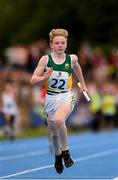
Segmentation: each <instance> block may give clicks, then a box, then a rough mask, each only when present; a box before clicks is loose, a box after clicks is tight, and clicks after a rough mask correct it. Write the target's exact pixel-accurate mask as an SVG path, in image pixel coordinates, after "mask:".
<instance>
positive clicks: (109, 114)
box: [101, 83, 117, 128]
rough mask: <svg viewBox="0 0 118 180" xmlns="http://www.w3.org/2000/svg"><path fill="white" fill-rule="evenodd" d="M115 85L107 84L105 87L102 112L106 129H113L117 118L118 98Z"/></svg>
mask: <svg viewBox="0 0 118 180" xmlns="http://www.w3.org/2000/svg"><path fill="white" fill-rule="evenodd" d="M114 92H115V91H114V84H113V83H111V84H109V83H105V84H104V86H103V94H102V104H101V112H102V116H103V123H104V124H103V125H104V128H113V127H114V122H115V117H116V112H117V109H116V97H115V93H114Z"/></svg>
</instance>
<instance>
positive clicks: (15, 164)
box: [0, 130, 118, 180]
mask: <svg viewBox="0 0 118 180" xmlns="http://www.w3.org/2000/svg"><path fill="white" fill-rule="evenodd" d="M69 146H70V151H71V154H72V157H73V159H74V160H75V163H74V165H73V166H72V167H70V168H65V169H64V172H63V173H62V174H61V175H60V174H57V173H56V172H55V169H54V167H53V161H54V155H52V154H51V153H50V152H49V143H48V139H47V137H44V138H32V139H24V140H16V141H14V142H10V141H1V142H0V179H82V180H83V179H114V178H117V177H118V130H112V131H104V132H100V133H93V132H86V133H82V134H75V135H71V136H69Z"/></svg>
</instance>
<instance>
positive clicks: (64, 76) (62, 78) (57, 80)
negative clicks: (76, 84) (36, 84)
mask: <svg viewBox="0 0 118 180" xmlns="http://www.w3.org/2000/svg"><path fill="white" fill-rule="evenodd" d="M48 85H49V89H53V90H58V91H59V90H62V91H63V90H67V89H68V73H67V72H59V71H53V73H52V74H51V76H50V78H49V84H48Z"/></svg>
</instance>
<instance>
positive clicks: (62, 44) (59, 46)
mask: <svg viewBox="0 0 118 180" xmlns="http://www.w3.org/2000/svg"><path fill="white" fill-rule="evenodd" d="M50 47H51V48H52V50H53V52H52V55H53V56H58V57H61V58H63V57H64V52H65V50H66V48H67V39H66V38H65V37H63V36H56V37H54V39H53V41H52V42H51V43H50Z"/></svg>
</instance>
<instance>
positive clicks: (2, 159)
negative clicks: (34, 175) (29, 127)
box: [0, 139, 115, 161]
mask: <svg viewBox="0 0 118 180" xmlns="http://www.w3.org/2000/svg"><path fill="white" fill-rule="evenodd" d="M114 142H115V141H114ZM109 143H113V139H112V140H109V141H102V142H101V141H97V144H96V143H93V142H92V143H86V144H83V145H80V146H78V145H74V146H72V147H71V149H82V148H85V147H88V146H92V147H93V146H99V145H106V144H109ZM70 146H71V145H70ZM48 153H49V152H48V150H47V151H46V150H45V151H44V150H40V151H32V152H26V153H21V154H16V155H12V156H10V155H9V156H4V157H3V156H2V157H0V161H5V160H12V159H17V158H24V157H29V156H36V155H44V154H48Z"/></svg>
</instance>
